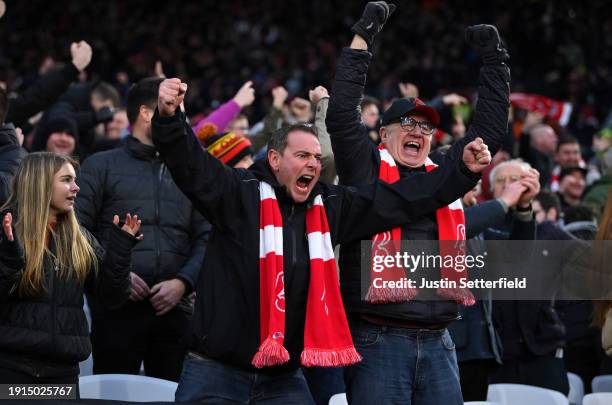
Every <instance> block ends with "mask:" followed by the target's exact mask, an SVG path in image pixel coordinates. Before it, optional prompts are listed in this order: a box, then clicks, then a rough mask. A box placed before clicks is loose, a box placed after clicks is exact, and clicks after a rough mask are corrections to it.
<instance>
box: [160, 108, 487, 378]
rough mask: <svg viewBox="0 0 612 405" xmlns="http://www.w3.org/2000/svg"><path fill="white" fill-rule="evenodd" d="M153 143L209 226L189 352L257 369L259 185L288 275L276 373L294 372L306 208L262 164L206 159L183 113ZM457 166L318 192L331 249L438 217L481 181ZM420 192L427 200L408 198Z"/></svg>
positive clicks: (320, 187) (305, 266) (300, 329)
mask: <svg viewBox="0 0 612 405" xmlns="http://www.w3.org/2000/svg"><path fill="white" fill-rule="evenodd" d="M153 141H154V143H155V145H156V146H157V147H158V149H159V151H160V154H161V156H162V158H163V160H164V162H165V163H166V164H167V165H168V169H169V170H170V171H171V172H172V176H173V178H174V180H175V181H176V183H177V185H178V186H179V187H180V189H181V190H182V191H183V192H184V193H185V195H187V197H189V199H190V200H191V201H192V202H193V204H194V206H195V207H196V208H197V209H198V210H199V211H200V212H202V214H204V215H205V216H206V218H208V219H209V220H210V222H211V223H212V225H213V230H212V233H211V237H210V241H209V246H208V251H207V255H206V258H205V260H204V269H203V271H202V276H201V277H200V279H199V281H198V287H197V298H196V304H195V314H194V317H193V337H194V342H193V345H192V348H193V349H194V350H196V351H198V352H200V353H202V354H204V355H206V356H208V357H211V358H214V359H216V360H218V361H221V362H223V363H226V364H231V365H235V366H238V367H242V368H247V369H251V370H255V369H254V368H253V367H252V366H251V360H252V358H253V355H254V354H255V353H256V352H257V349H258V347H259V343H260V329H259V237H260V231H259V205H260V204H259V200H260V195H259V182H260V181H262V180H265V181H266V182H268V183H269V184H271V185H272V186H273V187H274V189H275V192H276V197H277V199H278V203H279V207H280V211H281V215H282V219H283V224H284V226H283V243H284V248H283V249H284V250H283V253H284V254H283V260H284V274H285V299H286V304H285V307H286V314H287V318H286V333H285V336H286V338H285V347H286V348H287V350H288V351H289V354H290V356H291V359H290V361H289V363H288V364H286V365H284V366H282V367H270V368H266V369H265V370H264V372H270V373H273V372H278V371H287V370H288V369H296V368H297V367H299V359H300V353H301V351H302V349H303V344H304V341H303V336H304V321H305V316H306V299H307V294H308V282H309V273H310V272H309V269H310V263H309V262H310V260H309V254H308V242H307V238H306V232H305V214H306V209H307V207H308V202H306V203H301V204H297V203H294V202H293V200H292V199H290V198H288V197H287V196H286V193H285V191H284V189H283V188H282V187H280V186H279V184H278V183H277V181H276V180H275V177H274V175H273V174H272V172H271V169H269V166H268V164H267V162H265V161H260V162H257V163H255V165H253V166H252V167H251V168H250V169H249V170H244V169H232V168H230V167H227V166H225V165H224V164H222V163H221V162H220V161H218V160H217V159H215V158H213V157H212V156H210V155H209V154H208V153H205V152H204V151H203V150H202V148H201V147H200V145H199V143H198V141H197V139H196V137H195V136H194V134H193V131H192V130H191V127H189V125H187V124H186V123H185V121H184V118H183V116H182V114H180V113H177V114H176V115H175V116H174V117H171V118H163V117H160V116H159V115H157V113H156V115H155V116H154V118H153ZM478 177H479V176H477V175H474V174H473V173H471V172H469V171H468V170H467V168H466V167H465V165H463V162H461V165H448V167H446V168H442V169H439V170H434V171H432V172H430V173H421V174H417V175H414V176H411V177H410V178H408V179H405V180H403V181H399V182H397V183H395V184H393V185H387V184H383V183H381V182H375V183H373V184H371V185H368V186H363V187H359V188H349V187H339V186H332V185H326V184H323V183H318V184H317V185H316V186H315V189H314V190H313V192H312V193H311V196H310V198H311V199H312V198H314V196H315V195H317V194H321V195H322V198H323V201H324V204H325V212H326V215H327V219H328V223H329V228H330V233H331V241H332V244H333V245H336V244H338V243H345V242H349V241H355V240H359V239H361V238H364V237H368V235H371V234H372V233H376V232H378V231H382V230H383V229H385V228H388V227H390V226H393V225H396V224H400V223H403V222H407V221H410V220H412V219H413V218H414V217H415V216H420V215H424V214H425V213H427V212H432V211H435V209H437V208H438V207H440V206H441V205H446V204H448V203H449V202H451V201H453V200H454V199H456V198H457V197H458V196H460V195H462V194H463V193H465V192H466V191H468V190H469V189H470V185H473V184H475V183H476V181H477V180H478ZM426 184H431V185H432V186H431V187H429V190H430V193H429V194H425V193H413V192H412V190H415V189H418V190H422V189H424V188H425V187H426V186H425V185H426Z"/></svg>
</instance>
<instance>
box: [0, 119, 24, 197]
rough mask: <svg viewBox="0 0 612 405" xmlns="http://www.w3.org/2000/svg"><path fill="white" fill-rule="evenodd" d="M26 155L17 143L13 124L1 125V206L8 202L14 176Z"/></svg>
mask: <svg viewBox="0 0 612 405" xmlns="http://www.w3.org/2000/svg"><path fill="white" fill-rule="evenodd" d="M26 155H27V152H26V151H25V149H23V148H22V147H21V146H20V145H19V142H18V141H17V134H16V133H15V127H14V126H13V124H3V125H0V206H2V205H3V204H4V203H5V202H6V200H8V197H9V194H10V189H11V182H12V180H13V176H15V173H17V167H18V166H19V163H20V162H21V159H23V158H24V157H25V156H26Z"/></svg>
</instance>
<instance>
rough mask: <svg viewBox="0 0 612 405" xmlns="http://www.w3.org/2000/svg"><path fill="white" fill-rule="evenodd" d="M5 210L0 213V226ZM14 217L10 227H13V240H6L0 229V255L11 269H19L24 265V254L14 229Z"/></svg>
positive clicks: (2, 230)
mask: <svg viewBox="0 0 612 405" xmlns="http://www.w3.org/2000/svg"><path fill="white" fill-rule="evenodd" d="M7 212H10V211H3V212H2V213H1V214H0V221H1V222H0V227H2V225H1V224H2V222H4V216H5V215H6V213H7ZM14 221H15V218H14V217H13V223H12V224H11V227H12V228H13V241H12V242H11V241H10V240H8V238H7V236H6V235H5V234H4V229H3V227H2V229H0V257H2V262H3V263H5V264H6V265H7V266H8V267H9V268H11V269H13V270H21V269H23V268H24V267H25V254H24V252H23V247H22V245H21V243H20V242H19V238H18V237H17V232H16V231H15V222H14Z"/></svg>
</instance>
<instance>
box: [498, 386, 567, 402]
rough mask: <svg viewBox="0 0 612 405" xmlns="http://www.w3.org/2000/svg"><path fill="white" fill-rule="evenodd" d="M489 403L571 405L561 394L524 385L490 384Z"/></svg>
mask: <svg viewBox="0 0 612 405" xmlns="http://www.w3.org/2000/svg"><path fill="white" fill-rule="evenodd" d="M487 401H491V402H497V403H499V404H501V405H517V404H519V405H527V404H547V405H569V400H568V399H567V397H565V396H564V395H563V394H561V393H560V392H557V391H553V390H549V389H546V388H540V387H532V386H531V385H522V384H490V385H489V391H488V393H487Z"/></svg>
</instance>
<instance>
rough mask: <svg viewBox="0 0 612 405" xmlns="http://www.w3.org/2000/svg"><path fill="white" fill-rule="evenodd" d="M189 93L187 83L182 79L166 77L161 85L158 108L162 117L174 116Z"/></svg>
mask: <svg viewBox="0 0 612 405" xmlns="http://www.w3.org/2000/svg"><path fill="white" fill-rule="evenodd" d="M186 93H187V83H183V82H182V81H181V79H177V78H174V79H166V80H164V81H163V82H161V84H160V85H159V98H158V99H157V109H158V110H159V115H161V116H162V117H172V116H173V115H174V112H175V111H176V109H177V108H179V106H180V105H181V103H182V102H183V99H184V98H185V94H186Z"/></svg>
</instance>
